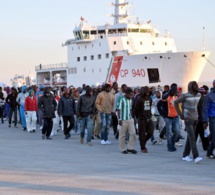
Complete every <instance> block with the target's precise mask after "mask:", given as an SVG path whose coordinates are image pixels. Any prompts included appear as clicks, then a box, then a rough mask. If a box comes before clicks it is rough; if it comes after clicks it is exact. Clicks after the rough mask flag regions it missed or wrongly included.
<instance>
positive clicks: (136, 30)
mask: <svg viewBox="0 0 215 195" xmlns="http://www.w3.org/2000/svg"><path fill="white" fill-rule="evenodd" d="M128 32H132V33H136V32H139V28H129V29H128Z"/></svg>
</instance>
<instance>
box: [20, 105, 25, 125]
mask: <svg viewBox="0 0 215 195" xmlns="http://www.w3.org/2000/svg"><path fill="white" fill-rule="evenodd" d="M19 111H20V116H21V123H22V127H23V128H26V119H25V109H24V106H20V107H19Z"/></svg>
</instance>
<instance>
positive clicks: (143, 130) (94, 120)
mask: <svg viewBox="0 0 215 195" xmlns="http://www.w3.org/2000/svg"><path fill="white" fill-rule="evenodd" d="M0 118H1V123H4V122H5V121H8V127H9V128H11V127H12V125H14V128H18V125H19V124H21V125H22V128H23V131H27V132H29V133H34V132H36V130H38V129H37V124H38V125H39V129H40V130H41V133H42V139H47V140H51V139H52V137H53V136H54V135H56V134H57V132H58V131H59V129H61V130H62V131H63V132H64V135H65V139H69V138H70V137H71V134H73V133H76V134H80V143H81V144H84V142H85V140H86V144H88V145H89V146H92V145H93V144H92V140H93V139H96V138H97V139H99V140H100V143H101V144H102V145H109V144H111V141H110V140H109V129H110V127H111V126H112V127H113V133H114V135H115V138H116V139H118V140H119V150H120V152H121V153H122V154H128V153H132V154H136V153H137V150H135V145H136V137H137V136H138V137H139V143H140V149H141V152H142V153H148V149H147V147H146V145H147V142H148V141H149V140H151V142H152V144H156V143H161V142H162V140H164V139H166V141H167V151H169V152H175V151H176V150H177V148H176V146H182V145H181V144H180V142H179V140H180V139H184V137H183V136H182V134H181V131H182V129H183V125H182V124H184V125H185V131H186V132H187V139H186V144H185V148H184V152H183V156H182V160H184V161H188V162H191V161H194V162H195V163H197V162H199V161H201V160H202V157H200V156H199V152H198V149H197V145H196V142H197V139H198V136H200V139H201V142H202V147H203V150H205V151H206V152H207V154H206V156H207V157H208V158H209V159H215V155H214V154H213V150H214V148H215V80H214V81H213V88H211V89H210V90H209V88H208V86H206V85H203V86H202V87H199V86H198V83H197V82H195V81H192V82H190V83H189V84H188V92H187V93H182V89H181V88H180V87H178V86H177V84H176V83H173V84H171V85H170V86H169V85H165V86H164V87H163V89H162V87H161V86H158V87H157V88H156V87H151V88H149V87H147V86H145V87H141V88H140V87H138V88H135V89H132V88H130V87H127V85H126V84H123V85H122V86H120V87H119V86H118V84H117V83H116V82H115V83H113V84H112V85H111V84H108V83H106V84H104V85H102V86H98V87H90V86H86V85H85V84H83V86H82V88H75V87H73V86H71V87H55V88H51V87H45V86H44V85H40V86H39V87H37V86H31V87H28V88H27V87H26V86H22V87H21V88H18V89H17V88H15V87H12V88H9V87H7V88H3V87H0ZM208 124H209V131H208ZM156 129H157V130H159V139H158V140H156V139H155V137H154V131H155V130H156ZM85 134H86V136H85ZM85 137H86V138H85ZM191 152H192V157H191V155H190V153H191Z"/></svg>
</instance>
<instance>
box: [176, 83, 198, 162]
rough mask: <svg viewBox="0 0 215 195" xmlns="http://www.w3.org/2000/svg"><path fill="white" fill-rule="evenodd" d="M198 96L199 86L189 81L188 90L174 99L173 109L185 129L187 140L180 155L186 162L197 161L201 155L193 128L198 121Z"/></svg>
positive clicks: (194, 128)
mask: <svg viewBox="0 0 215 195" xmlns="http://www.w3.org/2000/svg"><path fill="white" fill-rule="evenodd" d="M200 97H201V94H200V93H199V86H198V84H197V82H196V81H191V82H189V84H188V92H187V93H185V94H183V95H182V96H181V97H180V98H178V99H177V100H175V101H174V105H175V109H176V111H177V113H178V115H179V116H180V118H181V120H184V123H185V127H186V130H187V140H186V144H185V148H184V152H183V157H182V160H184V161H187V162H191V161H193V160H194V162H195V163H198V162H199V161H201V160H202V157H200V156H199V152H198V149H197V146H196V139H195V130H196V125H197V121H198V110H197V105H198V102H199V99H200ZM180 103H182V110H181V109H180V108H179V104H180ZM191 151H192V154H193V159H192V158H190V156H189V155H190V152H191Z"/></svg>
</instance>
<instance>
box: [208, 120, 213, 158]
mask: <svg viewBox="0 0 215 195" xmlns="http://www.w3.org/2000/svg"><path fill="white" fill-rule="evenodd" d="M209 130H210V138H211V143H210V145H209V147H208V151H207V155H208V156H210V155H212V154H213V150H214V148H215V117H209Z"/></svg>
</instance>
